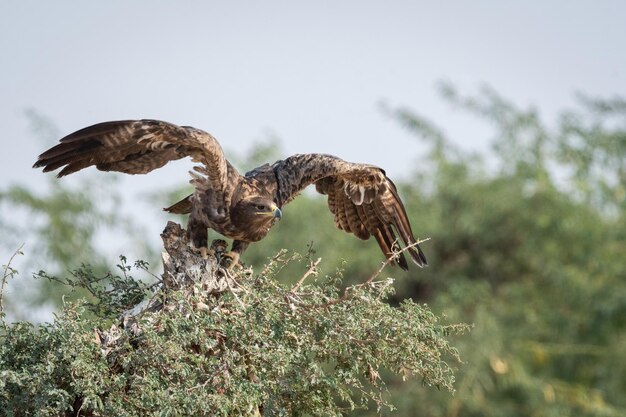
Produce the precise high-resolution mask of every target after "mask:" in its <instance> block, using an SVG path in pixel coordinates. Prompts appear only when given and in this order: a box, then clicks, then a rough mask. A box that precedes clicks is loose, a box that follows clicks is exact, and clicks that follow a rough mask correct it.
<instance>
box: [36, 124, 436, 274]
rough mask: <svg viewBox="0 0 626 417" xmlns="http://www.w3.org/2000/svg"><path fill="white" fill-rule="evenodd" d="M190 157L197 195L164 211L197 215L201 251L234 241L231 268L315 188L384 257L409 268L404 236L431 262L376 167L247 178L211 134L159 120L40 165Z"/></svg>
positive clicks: (106, 130)
mask: <svg viewBox="0 0 626 417" xmlns="http://www.w3.org/2000/svg"><path fill="white" fill-rule="evenodd" d="M184 157H191V159H192V161H193V162H195V163H198V164H199V165H197V166H194V168H193V171H190V174H191V177H192V179H191V181H190V183H191V184H192V185H193V186H194V187H195V190H194V192H193V194H191V195H190V196H188V197H186V198H185V199H183V200H181V201H179V202H178V203H176V204H174V205H172V206H170V207H168V208H165V209H164V210H166V211H168V212H171V213H178V214H189V215H190V217H189V223H188V226H187V233H188V234H189V238H190V241H191V242H192V243H193V245H194V246H195V247H196V248H206V246H207V238H208V236H207V228H211V229H213V230H215V231H216V232H218V233H220V234H222V235H223V236H226V237H227V238H230V239H233V244H232V248H231V251H230V252H228V253H226V254H225V259H226V260H227V261H226V263H227V264H228V266H232V265H235V264H236V263H237V262H238V260H239V256H240V255H241V253H243V252H244V251H245V249H246V248H247V247H248V245H250V243H251V242H257V241H259V240H261V239H263V238H264V237H265V236H266V235H267V233H268V232H269V230H270V228H271V227H272V225H273V224H274V222H275V220H276V219H280V218H281V216H282V211H281V210H282V209H283V207H284V205H285V204H287V203H289V202H290V201H291V200H292V199H294V198H295V197H296V196H297V195H298V194H299V192H300V191H302V190H303V189H304V188H305V187H307V186H308V185H311V184H315V188H316V190H317V191H318V192H319V193H321V194H324V195H326V196H328V207H329V209H330V211H331V212H332V213H333V214H334V217H335V226H337V227H338V228H339V229H341V230H344V231H346V232H348V233H352V234H354V235H355V236H356V237H358V238H359V239H363V240H366V239H369V237H370V236H374V238H375V239H376V241H377V242H378V245H379V246H380V249H381V250H382V252H383V253H384V254H385V257H386V258H387V259H388V260H389V261H390V262H391V263H394V264H397V265H399V266H400V267H401V268H402V269H404V270H407V269H408V264H407V261H406V258H405V256H404V253H400V254H397V252H398V249H399V247H400V246H399V244H398V241H397V239H396V233H397V234H399V236H400V238H401V239H402V242H403V243H404V245H405V247H406V246H408V249H406V251H405V252H406V253H408V254H409V255H410V258H411V259H412V260H413V262H414V263H415V264H416V265H418V266H420V267H422V266H425V265H426V257H425V256H424V253H423V252H422V250H421V249H420V247H419V246H418V245H417V243H416V240H415V237H414V235H413V232H412V231H411V225H410V224H409V219H408V217H407V214H406V210H405V209H404V205H403V204H402V201H401V200H400V197H399V196H398V191H397V190H396V187H395V185H394V184H393V182H392V181H391V180H390V179H389V178H387V176H386V175H385V171H383V170H382V169H381V168H378V167H376V166H373V165H367V164H359V163H351V162H346V161H344V160H342V159H340V158H337V157H335V156H331V155H325V154H302V155H294V156H291V157H289V158H287V159H284V160H279V161H277V162H275V163H274V164H272V165H269V164H265V165H262V166H260V167H258V168H255V169H253V170H252V171H250V172H248V173H246V174H245V175H241V174H239V173H238V172H237V170H236V169H235V168H234V167H233V166H232V165H231V164H230V163H229V162H228V160H227V159H226V157H225V156H224V153H223V152H222V148H221V147H220V144H219V143H218V142H217V140H216V139H215V138H214V137H213V136H211V135H210V134H209V133H207V132H204V131H202V130H200V129H196V128H193V127H190V126H177V125H175V124H172V123H167V122H163V121H159V120H123V121H111V122H104V123H98V124H95V125H93V126H89V127H86V128H84V129H81V130H78V131H76V132H74V133H72V134H70V135H67V136H66V137H64V138H63V139H61V140H60V143H59V144H57V145H56V146H54V147H52V148H50V149H49V150H47V151H46V152H44V153H42V154H41V155H40V156H39V159H38V160H37V162H35V164H34V166H33V167H34V168H41V167H42V168H43V171H44V172H49V171H54V170H56V169H58V168H62V169H61V171H60V172H59V173H58V175H57V176H58V177H63V176H65V175H68V174H71V173H73V172H76V171H79V170H81V169H83V168H86V167H89V166H92V165H93V166H95V167H96V168H97V169H99V170H101V171H117V172H124V173H126V174H146V173H148V172H150V171H152V170H154V169H157V168H160V167H162V166H163V165H165V164H166V163H168V162H169V161H173V160H176V159H180V158H184Z"/></svg>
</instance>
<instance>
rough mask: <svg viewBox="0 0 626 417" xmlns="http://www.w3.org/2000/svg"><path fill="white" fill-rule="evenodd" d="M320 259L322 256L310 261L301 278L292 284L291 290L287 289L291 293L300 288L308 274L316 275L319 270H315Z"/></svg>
mask: <svg viewBox="0 0 626 417" xmlns="http://www.w3.org/2000/svg"><path fill="white" fill-rule="evenodd" d="M321 261H322V258H317V260H316V261H314V262H311V266H310V267H309V269H308V270H307V271H306V272H305V273H304V275H302V278H300V279H299V280H298V282H297V283H296V285H294V286H293V288H292V289H291V291H289V292H290V293H291V294H295V292H296V290H297V289H298V288H300V286H301V285H302V284H303V283H304V280H305V279H307V278H308V277H309V276H310V275H317V273H318V272H319V271H318V270H317V266H318V265H319V263H320V262H321Z"/></svg>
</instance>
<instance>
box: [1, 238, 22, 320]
mask: <svg viewBox="0 0 626 417" xmlns="http://www.w3.org/2000/svg"><path fill="white" fill-rule="evenodd" d="M23 247H24V243H22V244H21V245H20V247H19V248H17V250H16V251H15V252H13V255H11V257H10V258H9V262H7V264H6V265H5V266H4V272H3V273H2V284H0V320H2V326H3V327H4V331H5V332H6V331H8V330H9V327H8V326H7V322H6V321H5V320H4V303H3V297H4V287H5V285H6V283H7V279H8V278H9V277H13V275H15V272H16V271H15V270H14V269H13V268H11V262H13V258H15V256H16V255H18V254H19V255H22V254H23V252H22V248H23Z"/></svg>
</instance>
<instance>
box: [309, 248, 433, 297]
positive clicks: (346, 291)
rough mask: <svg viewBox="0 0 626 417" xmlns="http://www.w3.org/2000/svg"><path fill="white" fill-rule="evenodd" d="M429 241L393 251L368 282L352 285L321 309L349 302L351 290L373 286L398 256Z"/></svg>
mask: <svg viewBox="0 0 626 417" xmlns="http://www.w3.org/2000/svg"><path fill="white" fill-rule="evenodd" d="M427 240H430V238H426V239H423V240H419V241H417V242H415V243H411V244H410V245H407V246H405V247H404V248H402V249H401V250H399V251H393V253H392V255H391V256H390V257H389V258H387V260H386V261H385V262H383V263H382V265H381V266H380V268H378V270H377V271H376V272H374V273H373V274H372V275H370V277H369V278H368V279H367V281H365V282H362V283H360V284H356V285H351V286H349V287H346V288H345V289H344V290H343V293H342V294H341V297H339V298H336V299H334V300H330V301H329V302H327V303H326V304H323V305H321V307H329V306H331V305H333V304H338V303H340V302H342V301H345V300H347V299H348V296H349V295H350V291H351V290H354V289H356V288H361V287H365V286H367V285H370V284H372V282H373V281H374V280H375V279H376V278H377V277H378V276H379V275H380V274H381V273H382V272H383V270H384V269H385V268H386V267H387V265H389V264H390V263H391V262H393V261H395V260H396V259H397V258H398V256H400V255H401V254H402V253H403V252H406V251H407V250H409V249H410V248H413V247H415V246H417V245H419V244H420V243H422V242H426V241H427ZM395 243H396V242H394V245H392V247H393V246H395Z"/></svg>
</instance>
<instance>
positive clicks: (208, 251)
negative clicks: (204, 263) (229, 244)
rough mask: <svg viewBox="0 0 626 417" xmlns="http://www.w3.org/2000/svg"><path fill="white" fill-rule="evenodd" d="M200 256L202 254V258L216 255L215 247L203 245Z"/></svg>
mask: <svg viewBox="0 0 626 417" xmlns="http://www.w3.org/2000/svg"><path fill="white" fill-rule="evenodd" d="M200 256H202V259H209V258H210V257H212V256H215V251H214V250H213V249H209V248H205V247H201V248H200Z"/></svg>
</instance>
